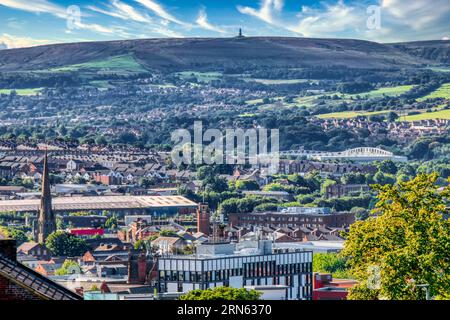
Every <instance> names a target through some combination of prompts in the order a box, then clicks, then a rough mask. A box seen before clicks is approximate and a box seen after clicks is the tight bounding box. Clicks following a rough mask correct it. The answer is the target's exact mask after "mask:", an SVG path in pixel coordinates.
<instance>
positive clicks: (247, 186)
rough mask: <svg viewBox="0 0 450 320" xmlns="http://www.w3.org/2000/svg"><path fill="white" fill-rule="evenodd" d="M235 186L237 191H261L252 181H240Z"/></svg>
mask: <svg viewBox="0 0 450 320" xmlns="http://www.w3.org/2000/svg"><path fill="white" fill-rule="evenodd" d="M234 186H235V188H236V189H237V190H259V185H258V184H257V183H256V181H252V180H238V181H236V182H235V184H234Z"/></svg>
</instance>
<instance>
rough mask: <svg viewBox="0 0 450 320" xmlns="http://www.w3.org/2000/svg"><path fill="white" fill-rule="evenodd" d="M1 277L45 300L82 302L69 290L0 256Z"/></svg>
mask: <svg viewBox="0 0 450 320" xmlns="http://www.w3.org/2000/svg"><path fill="white" fill-rule="evenodd" d="M0 276H2V277H5V278H6V279H8V280H9V281H11V282H12V283H15V284H16V285H18V286H20V287H22V288H24V289H25V290H28V291H30V292H31V293H32V294H34V295H36V296H39V297H40V298H42V299H44V300H82V298H81V297H80V296H79V295H77V294H76V293H74V292H72V291H70V290H69V289H67V288H65V287H63V286H61V285H60V284H58V283H56V282H53V281H51V280H50V279H48V278H46V277H44V276H43V275H41V274H39V273H38V272H36V271H34V270H31V269H30V268H28V267H26V266H24V265H23V264H21V263H19V262H17V261H12V260H10V259H8V258H6V257H4V256H2V255H0Z"/></svg>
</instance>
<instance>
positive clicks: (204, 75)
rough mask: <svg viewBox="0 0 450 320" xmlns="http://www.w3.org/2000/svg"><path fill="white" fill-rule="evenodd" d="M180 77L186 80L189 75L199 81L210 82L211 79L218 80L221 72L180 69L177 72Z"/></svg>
mask: <svg viewBox="0 0 450 320" xmlns="http://www.w3.org/2000/svg"><path fill="white" fill-rule="evenodd" d="M176 75H178V76H179V77H180V78H181V79H183V80H186V79H189V78H191V77H196V78H197V81H199V82H210V81H213V80H219V79H221V78H222V73H221V72H195V71H182V72H177V73H176Z"/></svg>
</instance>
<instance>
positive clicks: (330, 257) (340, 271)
mask: <svg viewBox="0 0 450 320" xmlns="http://www.w3.org/2000/svg"><path fill="white" fill-rule="evenodd" d="M313 271H314V272H320V273H330V274H332V275H333V277H335V278H351V277H352V276H351V274H350V273H349V272H348V267H347V264H346V261H345V259H344V258H342V257H341V256H339V254H337V253H315V254H314V259H313Z"/></svg>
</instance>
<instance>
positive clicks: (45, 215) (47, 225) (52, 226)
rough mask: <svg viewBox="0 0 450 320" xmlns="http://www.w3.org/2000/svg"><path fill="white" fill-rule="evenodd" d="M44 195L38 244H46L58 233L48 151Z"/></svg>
mask: <svg viewBox="0 0 450 320" xmlns="http://www.w3.org/2000/svg"><path fill="white" fill-rule="evenodd" d="M41 192H42V194H41V204H40V206H39V215H38V221H37V223H38V227H37V239H36V242H39V243H44V242H45V240H46V239H47V237H48V236H49V234H50V233H52V232H54V231H56V218H55V215H54V213H53V211H52V195H51V191H50V178H49V173H48V159H47V151H45V156H44V170H43V172H42V191H41Z"/></svg>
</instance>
